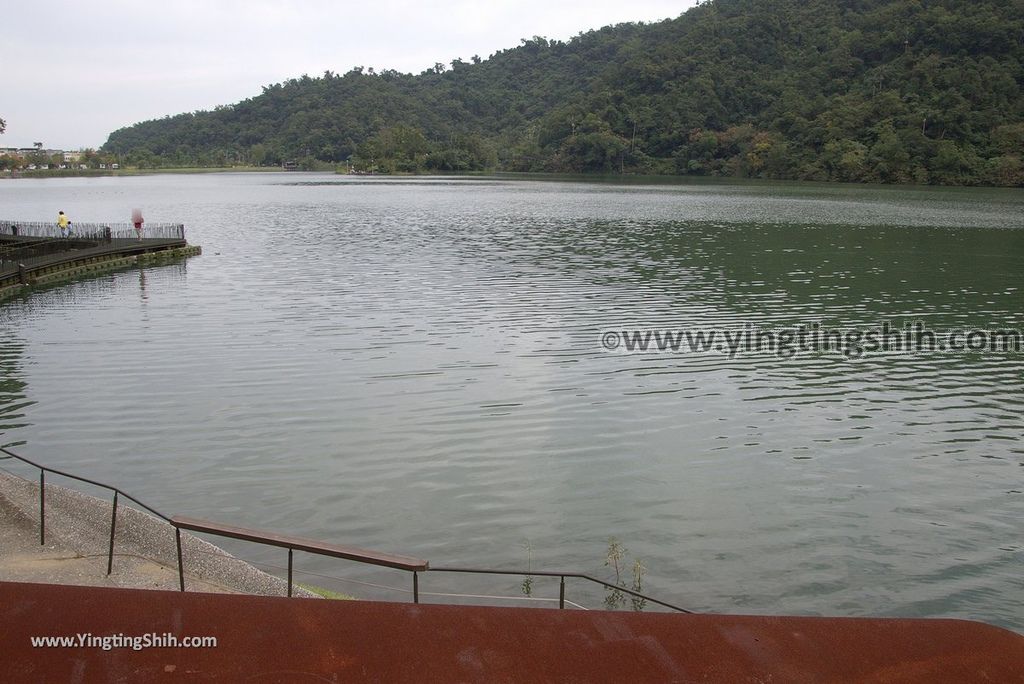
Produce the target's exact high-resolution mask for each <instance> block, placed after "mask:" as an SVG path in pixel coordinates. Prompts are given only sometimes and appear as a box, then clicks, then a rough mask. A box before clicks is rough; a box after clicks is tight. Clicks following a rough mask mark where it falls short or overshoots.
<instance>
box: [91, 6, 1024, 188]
mask: <svg viewBox="0 0 1024 684" xmlns="http://www.w3.org/2000/svg"><path fill="white" fill-rule="evenodd" d="M1022 65H1024V0H927V1H925V0H844V1H841V0H712V1H711V2H707V3H705V4H702V5H700V6H698V7H695V8H693V9H691V10H689V11H687V12H686V13H685V14H683V15H682V16H680V17H678V18H676V19H674V20H667V21H664V22H660V23H656V24H620V25H618V26H613V27H607V28H603V29H600V30H597V31H590V32H589V33H585V34H580V35H579V36H577V37H576V38H573V39H572V40H570V41H568V42H561V41H549V40H546V39H544V38H539V37H535V38H533V39H532V40H524V41H523V42H522V44H521V45H520V46H519V47H516V48H513V49H508V50H503V51H501V52H497V53H495V54H494V55H492V56H491V57H490V58H488V59H485V60H480V59H479V58H477V57H474V58H473V59H471V60H470V61H468V62H464V61H461V60H456V61H454V62H452V64H451V65H443V64H437V65H435V67H434V68H432V69H430V70H428V71H426V72H424V73H422V74H419V75H410V74H401V73H398V72H395V71H384V72H380V73H374V72H373V71H372V70H364V69H361V68H357V69H354V70H352V71H350V72H348V73H346V74H344V75H337V74H334V73H331V72H330V71H327V72H324V74H323V76H321V77H317V78H311V77H309V76H302V77H301V78H298V79H292V80H289V81H287V82H285V83H281V84H275V85H272V86H269V87H265V88H264V89H263V93H262V94H260V95H258V96H256V97H254V98H252V99H249V100H245V101H244V102H240V103H238V104H235V105H228V106H224V107H219V108H217V109H216V110H214V111H212V112H196V113H191V114H181V115H178V116H170V117H166V118H164V119H159V120H154V121H147V122H144V123H140V124H137V125H135V126H131V127H129V128H124V129H121V130H118V131H115V132H114V133H112V134H111V135H110V138H109V140H108V141H107V143H106V145H104V148H103V149H104V150H105V151H108V152H113V153H117V154H120V155H123V159H124V160H125V161H126V162H129V163H135V164H139V165H143V166H158V165H176V166H182V165H185V166H188V165H194V164H198V165H224V164H232V163H245V162H248V163H254V164H280V163H283V162H286V161H295V162H297V163H299V164H300V165H303V166H307V167H308V166H311V165H313V164H315V163H316V162H318V161H319V162H329V163H334V164H337V165H338V166H342V167H344V166H347V165H348V164H349V163H351V164H353V165H354V166H355V167H356V168H358V169H364V170H377V171H421V170H428V171H430V170H433V171H464V170H481V169H498V170H513V171H574V172H576V171H583V172H591V171H592V172H605V173H609V172H610V173H623V172H624V173H674V174H699V175H729V176H742V177H763V178H795V179H812V180H842V181H868V182H885V183H903V182H915V183H942V184H979V183H981V184H994V185H1018V186H1019V185H1024V161H1022V155H1024V93H1022V87H1024V66H1022Z"/></svg>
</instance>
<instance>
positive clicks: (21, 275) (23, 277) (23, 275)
mask: <svg viewBox="0 0 1024 684" xmlns="http://www.w3.org/2000/svg"><path fill="white" fill-rule="evenodd" d="M18 282H20V283H21V284H22V285H28V271H26V270H25V264H18Z"/></svg>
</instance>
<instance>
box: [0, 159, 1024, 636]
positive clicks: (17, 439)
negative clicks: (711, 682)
mask: <svg viewBox="0 0 1024 684" xmlns="http://www.w3.org/2000/svg"><path fill="white" fill-rule="evenodd" d="M135 206H139V207H141V208H142V209H143V210H144V212H145V215H146V218H147V220H149V221H153V222H159V221H174V222H182V223H184V224H185V225H186V235H187V237H188V239H189V241H190V242H192V243H194V244H200V245H202V246H203V250H204V253H203V255H202V256H201V257H196V258H193V259H190V260H188V261H187V262H185V263H176V264H172V265H168V266H162V267H152V268H146V269H144V270H138V269H133V270H126V271H121V272H118V273H116V274H112V275H108V276H104V277H99V278H94V279H91V280H88V281H83V282H78V283H74V284H70V285H67V286H63V287H58V288H52V289H48V290H44V291H39V292H36V293H34V294H31V295H30V296H27V297H24V298H21V299H17V300H14V301H11V302H8V303H5V304H3V305H0V335H2V339H0V367H2V374H3V375H2V385H0V389H2V394H0V401H2V402H3V403H2V405H0V421H2V426H0V428H2V432H3V434H2V436H0V439H2V441H3V442H4V443H5V444H15V445H17V446H15V447H14V449H15V450H16V451H18V452H19V453H22V454H23V455H25V456H27V457H29V458H35V459H39V460H41V461H43V462H45V463H47V464H49V465H51V466H53V467H57V468H65V469H68V470H70V471H72V472H75V473H78V474H81V475H84V476H87V477H92V478H96V479H99V480H101V481H105V482H109V483H112V484H116V485H118V486H121V487H122V488H124V489H125V490H126V491H128V492H129V493H131V494H133V495H134V496H136V497H138V498H140V499H142V500H143V501H146V502H147V503H150V504H151V505H153V506H154V507H156V508H158V509H160V510H161V511H163V512H165V513H168V514H187V515H191V516H195V517H203V518H210V519H213V520H218V521H222V522H226V523H234V524H239V525H245V526H250V527H258V528H262V529H267V530H273V531H280V532H287V533H292V534H298V535H302V536H309V537H315V538H321V539H324V540H329V541H334V542H338V543H347V544H353V545H357V546H363V547H367V548H372V549H378V550H382V551H391V552H396V553H403V554H408V555H416V556H420V557H424V558H427V559H429V560H430V561H431V564H432V565H438V566H440V565H468V566H476V567H497V568H521V567H525V566H526V565H527V563H528V562H532V566H533V568H535V569H538V568H539V569H559V570H562V569H566V570H576V571H581V572H588V573H592V574H595V575H598V576H601V577H608V576H609V569H608V568H606V567H605V566H604V558H605V551H606V547H607V542H608V538H609V537H616V538H617V539H619V540H621V542H622V543H623V545H624V546H625V547H626V548H627V549H628V554H627V563H630V562H631V561H632V559H634V558H637V559H642V561H643V563H644V565H645V566H646V567H647V568H648V574H647V577H646V578H645V584H644V587H645V590H647V591H649V592H650V593H652V594H653V595H654V596H656V597H659V598H663V599H665V600H669V601H673V602H676V603H679V604H681V605H684V606H687V607H689V608H692V609H695V610H701V611H720V612H731V613H798V614H828V615H869V614H871V615H899V616H954V617H964V618H975V619H981V620H984V621H987V622H990V623H994V624H999V625H1003V626H1008V627H1011V628H1014V629H1017V630H1024V582H1022V579H1021V578H1022V569H1024V537H1022V535H1021V521H1022V519H1024V493H1022V491H1024V482H1022V479H1024V467H1022V466H1024V442H1022V438H1024V410H1022V409H1024V354H1020V353H1016V354H1014V353H968V352H958V353H937V352H931V353H928V352H919V353H911V354H865V355H864V356H863V358H859V359H848V358H846V357H845V356H843V355H842V354H836V353H804V354H797V355H796V356H794V357H793V358H789V359H784V358H779V357H777V356H775V355H772V354H768V353H744V354H739V355H736V356H735V357H734V358H730V357H729V355H727V354H719V353H706V354H693V353H684V352H677V353H673V352H671V351H668V352H661V353H658V352H653V353H646V354H628V353H623V352H609V351H606V350H605V349H604V348H603V347H602V334H603V333H604V332H606V331H620V332H621V331H622V330H643V329H647V328H651V329H658V330H662V329H665V330H684V329H690V330H694V329H697V328H704V329H710V328H728V329H742V328H743V326H744V325H745V324H748V323H749V324H751V325H754V326H764V327H785V326H798V325H800V324H812V323H816V322H818V323H822V324H823V325H827V326H835V327H843V328H853V327H855V326H877V325H880V324H881V323H883V322H885V321H889V322H890V323H893V324H902V323H904V322H907V321H922V322H923V323H925V324H926V325H928V326H930V327H933V328H936V329H945V328H950V327H956V328H983V329H989V328H1016V329H1024V292H1022V290H1021V287H1022V282H1021V276H1022V273H1024V192H1022V191H1020V190H981V189H948V190H941V189H923V188H912V189H899V188H866V187H856V186H837V185H802V184H672V183H664V182H663V183H647V184H644V183H640V182H635V183H630V184H615V183H596V182H595V183H575V182H568V181H567V182H561V181H538V180H518V179H517V180H508V179H501V178H497V179H462V180H457V179H369V178H349V177H339V176H333V175H315V174H295V173H292V174H218V175H188V176H167V175H165V176H148V177H138V178H128V177H125V178H100V179H65V180H17V181H3V182H0V218H5V219H6V218H11V219H19V220H51V219H53V217H55V216H56V213H57V210H58V209H63V210H64V211H65V212H67V213H68V215H69V216H70V217H71V219H72V221H75V220H78V221H124V220H127V218H128V216H129V212H130V210H131V208H132V207H135ZM0 465H3V467H5V468H9V469H11V470H14V471H16V472H19V473H21V474H25V475H31V474H32V473H31V471H30V470H21V469H17V468H16V467H15V466H13V465H11V464H10V463H9V462H3V463H2V464H0ZM227 546H228V547H229V548H230V549H231V550H232V551H234V552H237V553H239V555H242V556H243V557H246V558H249V559H253V560H255V561H259V562H270V563H275V564H277V565H283V564H284V562H285V557H284V556H283V554H282V553H281V552H279V551H270V550H267V549H262V548H260V547H255V546H252V545H241V546H232V545H227ZM527 547H529V548H527ZM297 560H298V562H299V565H300V567H302V568H303V569H307V570H313V571H315V572H319V573H324V574H330V575H339V576H343V577H347V578H354V579H359V580H361V581H373V582H377V583H380V584H385V585H389V586H399V587H402V588H405V589H408V585H409V584H410V581H409V580H408V578H407V576H405V575H403V574H401V573H398V576H397V577H396V576H395V575H394V574H391V575H381V574H378V573H374V572H373V571H371V570H369V569H366V568H361V567H358V566H355V567H354V566H352V565H351V564H346V563H344V562H343V561H327V560H322V559H318V558H313V557H308V556H303V557H302V558H298V559H297ZM520 579H521V578H512V579H510V580H508V581H505V580H501V579H494V580H491V579H488V580H487V581H485V582H483V583H482V584H481V583H475V582H464V583H459V582H454V583H453V582H451V581H449V578H448V577H444V576H441V577H438V578H435V576H434V575H433V574H430V573H428V575H427V576H425V577H424V579H423V584H422V587H423V588H424V589H426V590H428V591H451V590H453V589H454V588H458V589H461V590H467V589H472V590H473V591H482V592H483V591H486V592H487V593H505V594H510V595H515V594H518V593H519V591H518V582H519V581H520ZM311 581H314V582H315V583H318V584H328V582H329V581H328V580H326V579H322V578H316V577H313V578H312V580H311ZM330 586H334V585H330ZM337 588H338V589H340V590H342V591H348V592H349V593H355V594H358V595H364V596H366V595H372V592H371V590H370V588H368V587H365V586H359V585H356V586H352V585H348V586H346V585H338V586H337ZM535 588H536V589H537V590H538V594H540V595H546V596H551V595H557V587H556V586H548V585H545V584H543V583H542V582H541V581H540V580H539V579H538V581H537V582H536V583H535ZM382 596H383V597H385V598H390V599H394V600H406V599H407V597H406V596H404V595H396V594H395V593H394V592H392V593H385V594H383V595H382ZM585 597H587V593H586V591H585V590H584V588H583V587H579V588H578V589H577V588H575V587H574V588H573V589H571V590H570V598H576V599H582V598H585ZM589 598H590V599H591V600H590V601H589V605H591V606H594V607H596V606H600V603H601V595H600V594H599V593H593V594H592V595H591V596H590V597H589ZM581 602H583V601H581Z"/></svg>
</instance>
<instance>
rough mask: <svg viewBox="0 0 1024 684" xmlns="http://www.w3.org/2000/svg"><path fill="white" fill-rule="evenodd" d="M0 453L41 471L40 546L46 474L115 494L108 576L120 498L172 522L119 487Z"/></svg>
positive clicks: (2, 450) (43, 541) (1, 450)
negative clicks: (83, 483)
mask: <svg viewBox="0 0 1024 684" xmlns="http://www.w3.org/2000/svg"><path fill="white" fill-rule="evenodd" d="M0 453H3V454H6V458H14V459H17V460H19V461H21V462H22V463H26V464H28V465H30V466H32V467H33V468H38V469H39V545H40V546H44V545H45V544H46V473H52V474H54V475H60V476H61V477H66V478H69V479H72V480H78V481H79V482H85V483H86V484H91V485H94V486H96V487H102V488H103V489H108V490H110V491H112V492H113V493H114V504H113V507H112V509H111V514H110V549H109V551H108V553H107V574H108V575H109V574H110V573H111V572H112V571H113V569H114V530H115V529H116V527H117V503H118V502H117V499H118V497H119V496H123V497H124V498H126V499H128V500H129V501H133V502H135V503H136V504H138V505H139V506H142V507H143V508H145V509H146V510H147V511H149V512H150V513H152V514H153V515H155V516H156V517H158V518H161V519H163V520H164V521H166V522H168V523H169V522H170V521H171V519H170V518H168V517H167V516H166V515H164V514H163V513H161V512H160V511H158V510H156V509H155V508H153V507H151V506H147V505H146V504H144V503H142V502H141V501H139V500H138V499H136V498H135V497H134V496H132V495H130V494H128V493H126V492H124V491H123V490H121V489H119V488H117V487H113V486H111V485H108V484H105V483H103V482H97V481H96V480H90V479H89V478H87V477H80V476H78V475H72V474H71V473H66V472H64V471H62V470H57V469H56V468H50V467H48V466H44V465H40V464H39V463H36V462H35V461H30V460H29V459H27V458H25V457H24V456H19V455H18V454H16V453H14V452H13V451H9V450H8V449H5V448H3V447H0Z"/></svg>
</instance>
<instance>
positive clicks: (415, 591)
mask: <svg viewBox="0 0 1024 684" xmlns="http://www.w3.org/2000/svg"><path fill="white" fill-rule="evenodd" d="M412 602H413V603H419V602H420V574H419V573H418V572H416V571H415V570H413V571H412Z"/></svg>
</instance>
